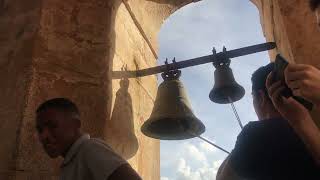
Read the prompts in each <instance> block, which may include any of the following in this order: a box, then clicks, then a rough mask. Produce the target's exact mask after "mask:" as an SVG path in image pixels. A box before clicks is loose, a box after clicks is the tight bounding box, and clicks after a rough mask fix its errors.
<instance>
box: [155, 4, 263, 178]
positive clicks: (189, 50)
mask: <svg viewBox="0 0 320 180" xmlns="http://www.w3.org/2000/svg"><path fill="white" fill-rule="evenodd" d="M264 42H266V40H265V38H264V36H263V32H262V29H261V25H260V17H259V12H258V9H257V8H256V7H255V6H254V5H253V4H252V3H251V2H250V1H249V0H241V1H240V0H203V1H200V2H197V3H192V4H189V5H187V6H185V7H183V8H181V9H179V10H178V11H176V12H175V13H174V14H173V15H171V16H170V17H169V18H168V19H167V20H166V21H165V22H164V24H163V26H162V28H161V31H160V34H159V43H160V53H159V64H163V63H164V60H165V59H166V58H168V59H173V57H175V58H176V60H177V61H180V60H187V59H191V58H195V57H200V56H205V55H210V54H211V51H212V48H213V47H215V48H216V50H217V52H220V51H222V48H223V46H226V48H227V49H229V50H232V49H237V48H241V47H245V46H251V45H255V44H260V43H264ZM268 62H269V56H268V53H267V52H261V53H257V54H253V55H248V56H243V57H239V58H234V59H232V61H231V68H232V70H233V72H234V76H235V78H236V81H237V82H238V83H239V84H241V85H242V86H243V87H244V88H245V90H246V94H245V97H243V98H242V99H241V100H240V101H238V102H236V103H235V106H236V108H237V111H238V114H239V116H240V118H241V121H242V123H243V124H247V123H248V122H249V121H255V120H257V116H256V114H255V112H254V109H253V105H252V98H251V74H252V73H253V72H254V71H255V70H256V69H257V68H259V67H260V66H263V65H266V64H268ZM214 70H215V69H214V67H213V66H212V64H210V63H209V64H205V65H200V66H194V67H191V68H186V69H182V76H181V78H180V79H181V81H182V82H183V84H184V86H185V89H186V91H187V94H188V97H189V101H190V103H191V105H192V108H193V111H194V114H195V115H196V116H197V117H198V119H200V120H201V121H202V122H203V123H204V124H205V126H206V132H205V133H203V134H202V136H203V137H205V138H207V139H209V140H211V141H213V142H214V143H216V144H217V145H219V146H222V147H223V148H225V149H227V150H228V151H231V150H232V149H233V147H234V144H235V142H236V138H237V135H238V134H239V132H240V131H241V128H240V126H239V124H238V123H237V120H236V118H235V116H234V114H233V111H232V108H231V105H230V104H227V105H221V104H215V103H213V102H211V101H210V100H209V92H210V91H211V89H212V87H213V85H214V76H213V73H214ZM159 79H161V78H160V77H159ZM226 156H227V154H226V153H224V152H222V151H220V150H218V149H215V148H214V147H212V146H211V145H209V144H207V143H206V142H204V141H202V140H200V139H198V138H194V139H190V140H182V141H161V180H215V176H216V173H217V170H218V168H219V166H220V164H221V163H222V162H223V160H224V159H225V158H226Z"/></svg>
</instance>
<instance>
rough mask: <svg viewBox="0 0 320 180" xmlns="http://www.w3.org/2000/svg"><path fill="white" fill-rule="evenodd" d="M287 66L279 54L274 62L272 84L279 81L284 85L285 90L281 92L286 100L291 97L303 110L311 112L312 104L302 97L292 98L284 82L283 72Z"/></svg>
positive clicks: (286, 62)
mask: <svg viewBox="0 0 320 180" xmlns="http://www.w3.org/2000/svg"><path fill="white" fill-rule="evenodd" d="M287 66H288V61H286V59H285V58H283V57H282V56H281V55H280V54H278V55H277V56H276V59H275V62H274V68H273V82H276V81H281V82H282V83H283V84H284V86H285V89H284V90H283V91H282V92H281V95H282V96H284V97H286V98H289V97H293V98H294V99H295V100H296V101H298V102H299V103H300V104H302V105H303V106H304V107H305V108H307V109H308V110H309V111H311V110H312V108H313V104H312V103H311V102H309V101H307V100H305V99H303V98H302V97H298V96H294V95H293V93H292V91H291V89H290V88H289V87H288V86H287V84H286V82H285V77H284V70H285V69H286V67H287Z"/></svg>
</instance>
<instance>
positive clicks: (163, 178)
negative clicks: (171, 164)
mask: <svg viewBox="0 0 320 180" xmlns="http://www.w3.org/2000/svg"><path fill="white" fill-rule="evenodd" d="M160 180H170V179H169V178H168V177H161V178H160Z"/></svg>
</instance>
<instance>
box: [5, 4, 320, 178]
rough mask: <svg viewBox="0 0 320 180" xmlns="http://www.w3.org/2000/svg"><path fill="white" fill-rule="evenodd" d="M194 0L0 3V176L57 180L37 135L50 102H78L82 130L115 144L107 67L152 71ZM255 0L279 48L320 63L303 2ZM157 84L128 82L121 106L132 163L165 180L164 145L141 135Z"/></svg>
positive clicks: (114, 86)
mask: <svg viewBox="0 0 320 180" xmlns="http://www.w3.org/2000/svg"><path fill="white" fill-rule="evenodd" d="M196 1H198V0H109V1H106V0H90V1H89V0H86V1H80V0H68V1H63V0H46V1H44V0H28V1H25V0H10V1H9V0H0V32H1V33H0V79H1V88H0V99H1V101H0V141H1V144H0V179H6V180H7V179H21V180H23V179H34V180H37V179H56V178H57V174H58V169H59V168H58V164H59V160H56V161H52V160H49V159H48V158H47V157H46V155H45V154H44V153H43V151H42V149H41V147H40V144H39V143H38V142H37V140H36V138H34V133H35V129H34V111H35V109H36V107H37V106H38V105H39V104H40V103H41V102H43V101H44V100H46V99H49V98H53V97H62V96H63V97H68V98H70V99H72V100H73V101H75V102H76V103H77V104H78V105H79V107H80V110H81V112H82V119H83V121H84V122H83V125H84V126H83V129H84V130H85V131H87V132H90V133H91V134H92V135H93V136H96V137H101V138H104V139H106V140H107V141H108V140H112V139H113V138H114V136H112V133H111V134H108V132H110V131H108V125H109V124H110V121H111V119H112V117H111V115H112V112H117V113H121V111H113V110H114V107H115V105H114V102H115V97H116V92H117V91H118V90H119V84H120V81H119V80H112V72H111V71H112V70H120V69H121V68H122V67H125V66H126V67H127V68H128V69H129V70H134V69H142V68H146V67H150V66H154V65H155V64H156V59H157V51H158V47H157V40H156V39H157V33H158V31H159V30H160V27H161V24H162V22H163V20H164V19H166V18H167V17H168V16H169V15H170V14H172V13H173V12H174V11H175V10H177V9H179V8H180V7H182V6H184V5H186V4H189V3H191V2H196ZM252 1H253V2H254V3H255V4H256V5H257V7H258V8H259V10H260V14H261V20H262V25H263V29H264V31H265V35H266V37H267V39H268V40H270V41H273V40H275V41H276V42H277V43H278V51H279V52H282V53H283V54H284V55H285V56H286V57H288V58H290V59H292V61H295V62H305V63H309V64H314V65H316V66H318V67H319V63H318V61H317V59H318V57H319V55H320V49H319V45H318V44H319V42H320V36H317V35H316V25H315V23H313V16H312V14H311V12H310V11H308V9H307V4H306V2H305V1H304V0H294V1H293V0H285V1H279V0H252ZM306 26H307V27H310V28H305V27H306ZM273 55H274V52H271V56H273ZM156 82H157V81H156V78H155V76H150V77H145V78H137V79H130V80H129V86H128V89H127V90H128V93H129V94H130V96H131V99H132V105H130V106H129V105H128V103H127V102H130V98H127V100H125V101H123V107H124V108H129V110H128V111H127V112H129V113H131V112H132V114H131V115H132V126H129V127H131V129H132V133H131V134H134V135H135V136H136V138H137V142H138V145H139V146H138V147H139V148H138V149H137V150H136V151H135V150H134V151H132V152H134V153H133V154H131V155H130V156H128V157H129V162H130V164H131V165H132V166H133V167H134V168H135V169H136V170H137V171H138V172H139V173H140V174H141V176H142V177H143V178H144V179H146V180H155V179H159V178H160V172H159V164H160V159H159V141H156V140H152V139H149V138H147V137H145V136H143V135H142V134H141V133H140V130H139V129H140V125H141V124H142V122H143V121H144V120H145V119H146V118H147V117H148V116H149V115H150V113H151V108H152V104H153V100H154V97H155V93H156V88H157V83H156ZM125 94H126V93H125ZM126 97H128V96H127V95H126ZM119 102H120V104H121V102H122V101H121V99H120V101H119ZM129 104H130V103H129ZM117 106H119V105H117ZM130 108H132V109H130ZM116 117H119V116H116ZM113 119H118V118H113ZM124 122H125V121H124ZM132 127H133V128H132ZM125 129H126V128H124V129H123V130H125ZM113 130H115V129H113ZM118 131H121V129H116V130H115V132H118ZM120 134H121V133H120ZM129 139H130V138H129Z"/></svg>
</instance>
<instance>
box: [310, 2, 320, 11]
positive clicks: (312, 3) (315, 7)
mask: <svg viewBox="0 0 320 180" xmlns="http://www.w3.org/2000/svg"><path fill="white" fill-rule="evenodd" d="M309 5H310V8H311V10H312V11H315V10H316V9H317V8H318V7H319V5H320V0H309Z"/></svg>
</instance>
